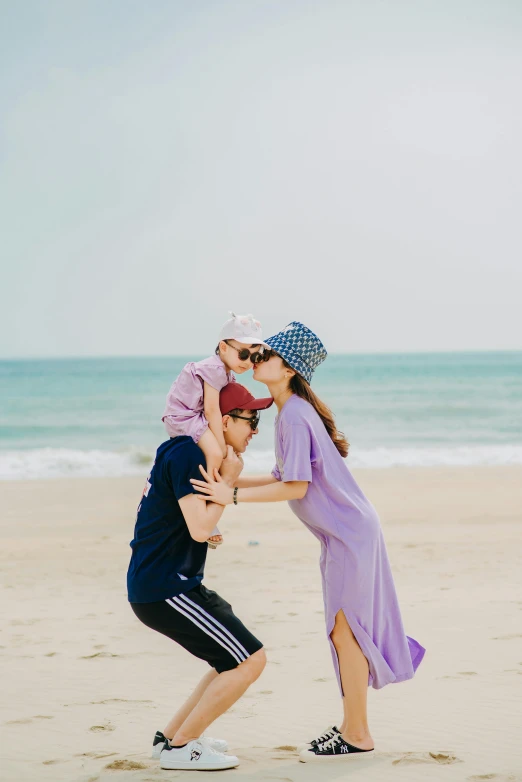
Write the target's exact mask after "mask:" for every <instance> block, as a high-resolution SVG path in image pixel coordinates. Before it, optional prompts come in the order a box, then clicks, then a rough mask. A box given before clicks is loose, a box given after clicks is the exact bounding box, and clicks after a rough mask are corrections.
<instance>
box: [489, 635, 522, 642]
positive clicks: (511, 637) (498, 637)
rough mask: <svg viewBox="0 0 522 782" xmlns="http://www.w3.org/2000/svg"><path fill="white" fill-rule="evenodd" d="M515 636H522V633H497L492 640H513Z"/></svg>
mask: <svg viewBox="0 0 522 782" xmlns="http://www.w3.org/2000/svg"><path fill="white" fill-rule="evenodd" d="M513 638H522V633H511V634H510V635H496V636H495V637H494V638H491V640H492V641H512V640H513Z"/></svg>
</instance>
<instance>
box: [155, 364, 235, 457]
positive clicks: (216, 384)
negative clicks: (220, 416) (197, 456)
mask: <svg viewBox="0 0 522 782" xmlns="http://www.w3.org/2000/svg"><path fill="white" fill-rule="evenodd" d="M203 382H206V383H208V384H209V385H210V386H212V388H215V389H217V391H221V389H222V388H223V387H224V386H226V385H227V383H233V382H235V379H234V376H233V374H232V372H227V370H226V367H225V365H224V364H223V362H222V361H221V359H220V357H219V356H217V355H216V356H211V357H210V358H205V359H203V361H195V362H194V361H192V362H190V363H189V364H185V366H184V367H183V369H182V370H181V372H180V373H179V375H178V377H177V378H176V380H175V381H174V382H173V384H172V386H171V388H170V391H169V393H168V395H167V404H166V407H165V411H164V413H163V416H162V421H163V423H164V424H165V429H166V430H167V432H168V434H169V435H170V437H179V436H180V435H187V436H188V437H192V439H193V440H194V442H195V443H198V442H199V440H200V438H201V436H202V435H203V434H204V433H205V432H206V430H207V429H208V421H207V419H206V418H205V415H204V413H203Z"/></svg>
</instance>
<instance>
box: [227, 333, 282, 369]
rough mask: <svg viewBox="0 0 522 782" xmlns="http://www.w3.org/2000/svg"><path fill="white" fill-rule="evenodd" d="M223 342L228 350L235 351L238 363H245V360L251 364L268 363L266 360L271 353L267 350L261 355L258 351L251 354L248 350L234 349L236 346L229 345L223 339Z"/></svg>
mask: <svg viewBox="0 0 522 782" xmlns="http://www.w3.org/2000/svg"><path fill="white" fill-rule="evenodd" d="M224 341H225V342H226V344H227V345H228V346H229V347H230V348H234V350H237V357H238V358H239V360H240V361H246V360H247V358H249V359H250V361H251V362H252V364H260V363H261V362H262V361H268V359H269V358H270V356H271V355H272V351H271V350H267V349H266V348H265V350H264V352H263V353H261V351H260V350H255V351H254V352H253V353H251V352H250V350H249V349H248V348H236V346H235V345H231V344H230V342H229V341H228V340H227V339H225V340H224Z"/></svg>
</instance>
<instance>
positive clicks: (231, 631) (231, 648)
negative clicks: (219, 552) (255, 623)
mask: <svg viewBox="0 0 522 782" xmlns="http://www.w3.org/2000/svg"><path fill="white" fill-rule="evenodd" d="M131 608H132V610H133V611H134V613H135V614H136V616H137V617H138V619H139V620H140V622H143V624H144V625H147V627H150V628H152V630H156V631H157V632H158V633H162V634H163V635H166V636H167V638H172V640H173V641H176V643H178V644H179V645H180V646H183V648H184V649H186V650H187V651H188V652H190V653H191V654H193V655H194V657H199V658H200V659H201V660H206V662H207V663H208V664H209V665H211V666H212V667H213V668H215V669H216V671H217V672H218V673H222V672H223V671H230V670H232V669H233V668H236V667H237V666H238V665H239V664H240V663H242V662H243V661H244V660H246V659H247V657H250V655H251V654H254V652H257V651H259V649H262V648H263V644H262V643H261V641H259V640H258V639H257V638H256V637H255V636H254V635H252V633H251V632H250V631H249V630H247V629H246V627H245V625H244V624H243V622H241V621H240V620H239V619H238V618H237V616H236V615H235V614H234V612H233V611H232V606H231V605H230V603H227V602H226V600H223V598H222V597H220V596H219V595H218V594H217V593H216V592H212V590H211V589H207V588H206V587H204V586H203V584H200V585H199V586H197V587H196V588H195V589H191V590H190V591H189V592H185V593H184V594H182V595H175V596H174V597H169V598H167V600H161V601H160V602H158V603H131Z"/></svg>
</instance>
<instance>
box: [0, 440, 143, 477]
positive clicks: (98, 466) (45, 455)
mask: <svg viewBox="0 0 522 782" xmlns="http://www.w3.org/2000/svg"><path fill="white" fill-rule="evenodd" d="M152 459H153V456H152V454H149V453H146V452H144V451H140V450H138V449H129V450H126V451H122V452H114V451H101V450H91V451H77V450H72V449H68V448H38V449H35V450H28V451H0V480H24V479H30V478H31V479H33V478H90V477H96V476H111V477H113V476H118V475H145V474H146V473H147V469H148V468H150V466H151V465H152Z"/></svg>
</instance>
